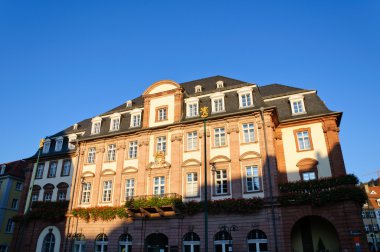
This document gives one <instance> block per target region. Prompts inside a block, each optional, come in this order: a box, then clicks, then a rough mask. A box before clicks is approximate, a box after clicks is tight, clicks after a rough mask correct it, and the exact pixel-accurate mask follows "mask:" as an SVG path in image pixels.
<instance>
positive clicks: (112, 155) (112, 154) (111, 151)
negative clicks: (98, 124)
mask: <svg viewBox="0 0 380 252" xmlns="http://www.w3.org/2000/svg"><path fill="white" fill-rule="evenodd" d="M115 160H116V145H115V144H110V145H108V150H107V161H115Z"/></svg>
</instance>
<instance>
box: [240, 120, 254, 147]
mask: <svg viewBox="0 0 380 252" xmlns="http://www.w3.org/2000/svg"><path fill="white" fill-rule="evenodd" d="M243 136H244V143H251V142H254V141H255V128H254V125H253V123H244V124H243Z"/></svg>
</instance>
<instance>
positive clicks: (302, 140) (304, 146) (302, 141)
mask: <svg viewBox="0 0 380 252" xmlns="http://www.w3.org/2000/svg"><path fill="white" fill-rule="evenodd" d="M296 135H297V142H298V149H299V150H300V151H306V150H311V142H310V136H309V131H308V130H302V131H297V132H296Z"/></svg>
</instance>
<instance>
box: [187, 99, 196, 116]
mask: <svg viewBox="0 0 380 252" xmlns="http://www.w3.org/2000/svg"><path fill="white" fill-rule="evenodd" d="M185 103H186V117H196V116H198V115H199V113H198V103H199V99H198V98H190V99H187V100H186V101H185Z"/></svg>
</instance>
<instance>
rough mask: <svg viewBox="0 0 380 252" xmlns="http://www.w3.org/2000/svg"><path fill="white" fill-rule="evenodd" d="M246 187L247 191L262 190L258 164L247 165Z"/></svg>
mask: <svg viewBox="0 0 380 252" xmlns="http://www.w3.org/2000/svg"><path fill="white" fill-rule="evenodd" d="M245 171H246V186H247V187H246V189H247V192H255V191H259V190H260V178H259V169H258V168H257V166H246V167H245Z"/></svg>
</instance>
